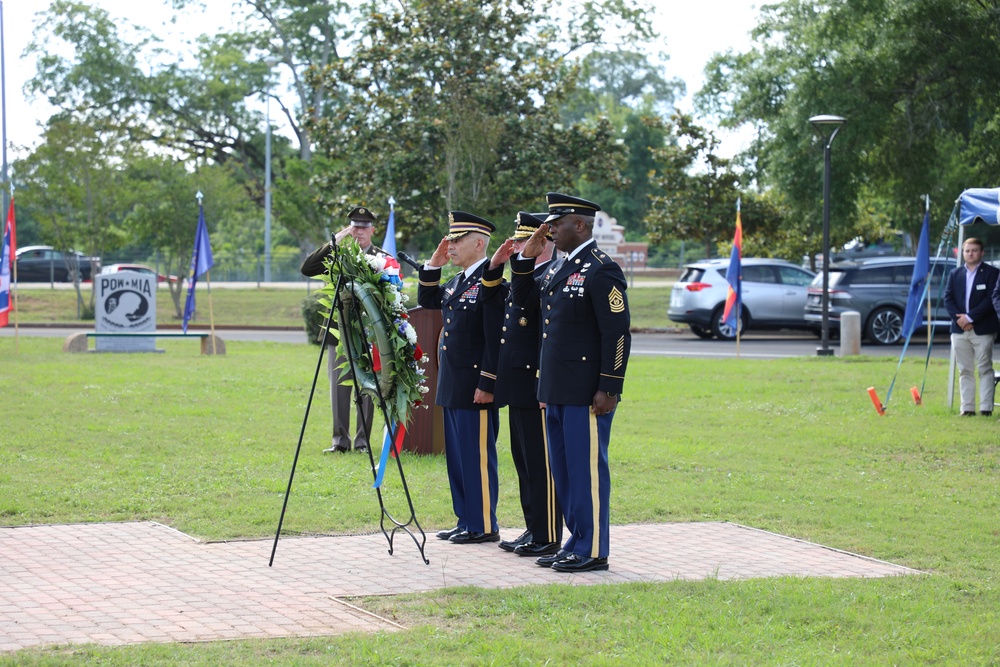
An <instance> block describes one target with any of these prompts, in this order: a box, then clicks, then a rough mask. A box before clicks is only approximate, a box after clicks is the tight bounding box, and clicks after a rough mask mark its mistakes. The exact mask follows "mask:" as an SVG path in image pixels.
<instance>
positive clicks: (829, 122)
mask: <svg viewBox="0 0 1000 667" xmlns="http://www.w3.org/2000/svg"><path fill="white" fill-rule="evenodd" d="M809 122H810V123H812V126H813V128H814V129H815V130H816V132H817V133H818V134H819V135H820V137H821V138H822V139H823V141H824V142H826V143H825V145H824V146H823V329H822V338H821V344H820V346H819V347H818V348H816V354H817V355H819V356H821V357H828V356H830V355H832V354H833V350H831V349H830V147H831V146H832V145H833V140H834V138H835V137H836V136H837V132H839V131H840V127H841V126H842V125H843V124H844V123H846V122H847V119H846V118H844V117H843V116H829V115H823V116H813V117H812V118H810V119H809Z"/></svg>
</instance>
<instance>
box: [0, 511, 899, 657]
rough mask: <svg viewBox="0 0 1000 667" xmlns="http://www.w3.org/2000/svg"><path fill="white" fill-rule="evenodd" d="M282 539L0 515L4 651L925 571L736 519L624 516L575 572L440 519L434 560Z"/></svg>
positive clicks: (292, 633)
mask: <svg viewBox="0 0 1000 667" xmlns="http://www.w3.org/2000/svg"><path fill="white" fill-rule="evenodd" d="M518 532H519V531H517V530H509V531H504V538H505V539H511V538H513V537H514V536H515V535H517V533H518ZM271 544H272V541H271V540H253V541H240V542H226V543H205V542H199V541H197V540H194V539H192V538H190V537H188V536H186V535H184V534H183V533H179V532H177V531H175V530H173V529H171V528H168V527H166V526H163V525H160V524H157V523H151V522H140V523H104V524H74V525H51V526H24V527H8V528H0V651H16V650H19V649H22V648H26V647H30V646H39V645H52V644H67V643H97V644H109V645H113V644H128V643H136V642H147V641H149V642H173V641H207V640H220V639H233V638H237V637H305V636H316V635H331V634H338V633H342V632H349V631H355V630H363V631H373V630H391V629H395V628H399V627H400V626H398V625H396V624H395V623H393V622H392V621H389V620H386V619H383V618H379V617H377V616H374V615H372V614H369V613H367V612H365V611H363V610H361V609H358V608H356V607H354V606H352V605H351V604H349V603H348V602H347V601H345V600H343V599H341V598H343V597H347V596H356V595H383V594H393V593H405V592H419V591H430V590H434V589H438V588H444V587H447V586H466V585H468V586H483V587H511V586H527V585H533V584H550V583H553V582H562V583H570V584H578V585H589V584H601V583H622V582H632V581H671V580H674V579H703V578H706V577H717V578H719V579H745V578H750V577H772V576H786V575H792V576H803V577H807V576H814V577H885V576H893V575H904V574H917V571H915V570H911V569H909V568H905V567H901V566H898V565H893V564H891V563H886V562H882V561H877V560H873V559H870V558H864V557H862V556H857V555H854V554H849V553H845V552H842V551H837V550H835V549H829V548H827V547H823V546H820V545H817V544H811V543H808V542H803V541H800V540H795V539H791V538H787V537H783V536H781V535H775V534H773V533H768V532H765V531H760V530H755V529H752V528H746V527H743V526H739V525H736V524H730V523H680V524H655V525H629V526H612V527H611V546H612V557H611V559H610V562H611V569H610V571H608V572H591V573H585V574H575V575H566V574H560V573H557V572H553V571H551V570H548V569H545V568H541V567H538V566H536V565H534V563H533V562H532V560H531V559H527V558H520V557H518V556H515V555H513V554H508V553H505V552H503V551H501V550H500V549H498V548H497V546H496V544H480V545H454V544H450V543H447V542H442V541H440V540H437V539H435V538H434V536H433V534H432V533H431V532H430V531H428V540H427V546H426V554H427V557H428V559H429V560H430V565H425V564H424V563H423V561H421V559H420V557H419V553H418V552H417V549H416V546H415V545H414V543H413V541H412V540H411V539H410V538H409V536H407V535H405V534H397V536H396V538H395V554H394V555H391V556H390V555H389V554H388V553H387V551H388V549H387V543H386V540H385V538H384V537H383V536H382V535H381V534H376V535H361V536H334V537H331V536H323V537H294V538H283V539H282V540H281V541H280V542H279V543H278V550H277V555H276V557H275V561H274V567H268V558H269V557H270V553H271Z"/></svg>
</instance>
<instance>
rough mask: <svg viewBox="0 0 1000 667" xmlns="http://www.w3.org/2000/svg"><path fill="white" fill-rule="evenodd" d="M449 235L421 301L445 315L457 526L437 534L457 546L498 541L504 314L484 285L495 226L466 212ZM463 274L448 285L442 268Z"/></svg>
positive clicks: (449, 458) (441, 387)
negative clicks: (498, 391)
mask: <svg viewBox="0 0 1000 667" xmlns="http://www.w3.org/2000/svg"><path fill="white" fill-rule="evenodd" d="M448 219H449V223H450V225H449V228H448V234H447V235H446V236H445V237H444V238H443V239H442V240H441V243H440V244H438V247H437V249H436V250H435V251H434V254H433V255H432V256H431V258H430V260H429V261H428V262H427V263H426V264H425V265H424V267H423V268H422V269H420V284H419V286H418V287H417V303H419V304H420V306H421V307H423V308H427V309H434V310H440V311H441V314H442V319H443V320H444V326H443V327H442V328H443V329H444V331H443V333H442V335H441V338H440V343H439V345H438V364H439V370H438V384H437V398H436V402H437V404H438V405H440V406H441V407H442V408H443V412H444V448H445V461H446V463H447V466H448V482H449V484H450V485H451V502H452V507H453V509H454V511H455V516H456V517H458V523H457V524H456V526H455V527H454V528H452V529H451V530H442V531H441V532H439V533H438V534H437V536H438V537H439V538H440V539H442V540H449V541H451V542H454V543H456V544H476V543H480V542H497V541H499V540H500V532H499V528H498V526H497V517H496V507H497V494H498V492H499V483H498V480H497V446H496V439H497V429H498V428H499V425H500V415H499V411H498V410H497V407H496V404H494V402H493V390H494V384H495V382H496V347H497V344H498V341H499V338H500V336H499V335H498V334H499V328H500V317H498V316H496V315H495V312H494V311H495V309H488V308H486V307H484V305H483V294H482V285H481V283H480V280H481V279H482V276H483V270H484V269H485V268H486V260H487V257H486V248H487V246H488V245H489V241H490V234H492V233H493V232H495V231H496V225H494V224H493V223H492V222H490V221H489V220H484V219H483V218H480V217H479V216H476V215H472V214H471V213H466V212H464V211H452V212H451V213H450V214H449V215H448ZM448 262H451V263H452V264H454V265H456V266H458V267H461V268H462V272H461V273H459V274H458V275H457V276H455V277H454V278H452V279H451V280H449V281H448V282H447V283H445V284H444V285H441V284H440V283H441V268H442V267H443V266H444V265H445V264H447V263H448Z"/></svg>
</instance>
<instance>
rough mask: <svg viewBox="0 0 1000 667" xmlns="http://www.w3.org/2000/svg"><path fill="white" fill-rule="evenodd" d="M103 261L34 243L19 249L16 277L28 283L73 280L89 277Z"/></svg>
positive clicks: (82, 279) (68, 281)
mask: <svg viewBox="0 0 1000 667" xmlns="http://www.w3.org/2000/svg"><path fill="white" fill-rule="evenodd" d="M100 265H101V260H100V259H99V258H97V257H87V256H86V255H84V254H83V253H81V252H76V251H70V252H68V253H64V252H61V251H59V250H55V249H53V248H52V246H48V245H31V246H26V247H24V248H18V249H17V280H18V282H25V283H47V282H57V283H72V282H76V280H77V277H79V279H80V280H81V281H85V280H90V276H91V271H92V269H93V267H94V266H96V267H97V268H98V269H100Z"/></svg>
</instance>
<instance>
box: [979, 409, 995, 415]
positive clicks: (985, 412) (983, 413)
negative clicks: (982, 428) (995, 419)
mask: <svg viewBox="0 0 1000 667" xmlns="http://www.w3.org/2000/svg"><path fill="white" fill-rule="evenodd" d="M979 414H981V415H982V416H984V417H992V416H993V411H992V410H983V411H982V412H980V413H979Z"/></svg>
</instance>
